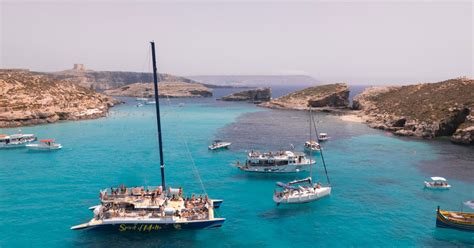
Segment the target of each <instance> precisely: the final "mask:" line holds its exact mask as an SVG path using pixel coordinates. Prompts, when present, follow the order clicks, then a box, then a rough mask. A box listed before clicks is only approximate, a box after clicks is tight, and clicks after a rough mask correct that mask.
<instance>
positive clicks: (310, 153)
mask: <svg viewBox="0 0 474 248" xmlns="http://www.w3.org/2000/svg"><path fill="white" fill-rule="evenodd" d="M312 116H313V115H312V113H311V105H310V106H309V142H310V146H311V138H312V135H311V134H312V131H313V130H312V128H311V122H312V121H311V120H312V118H313V117H312ZM311 159H313V148H312V147H310V149H309V160H310V162H311ZM309 177H310V178H311V179H313V165H312V164H311V163H310V165H309Z"/></svg>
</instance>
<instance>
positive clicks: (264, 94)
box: [219, 88, 272, 102]
mask: <svg viewBox="0 0 474 248" xmlns="http://www.w3.org/2000/svg"><path fill="white" fill-rule="evenodd" d="M271 98H272V90H271V89H270V88H257V89H251V90H244V91H240V92H237V93H233V94H230V95H228V96H224V97H222V98H220V99H219V100H222V101H250V102H267V101H270V100H271Z"/></svg>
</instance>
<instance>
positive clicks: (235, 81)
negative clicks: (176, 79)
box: [187, 75, 318, 87]
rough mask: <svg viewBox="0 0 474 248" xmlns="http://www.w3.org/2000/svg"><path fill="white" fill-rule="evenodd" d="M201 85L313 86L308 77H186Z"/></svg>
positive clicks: (315, 82) (316, 81) (310, 78)
mask: <svg viewBox="0 0 474 248" xmlns="http://www.w3.org/2000/svg"><path fill="white" fill-rule="evenodd" d="M187 78H190V79H192V80H195V81H198V82H201V83H203V84H210V85H214V86H215V85H218V86H221V87H222V86H223V87H225V86H228V87H268V86H271V85H308V86H309V85H315V84H317V83H318V80H316V79H314V78H313V77H311V76H308V75H197V76H187Z"/></svg>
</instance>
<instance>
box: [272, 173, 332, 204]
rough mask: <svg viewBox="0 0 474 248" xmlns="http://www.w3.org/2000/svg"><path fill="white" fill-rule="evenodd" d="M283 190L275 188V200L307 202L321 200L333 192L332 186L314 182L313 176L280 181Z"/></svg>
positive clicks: (279, 202) (277, 201)
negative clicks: (285, 181) (287, 181)
mask: <svg viewBox="0 0 474 248" xmlns="http://www.w3.org/2000/svg"><path fill="white" fill-rule="evenodd" d="M277 186H279V187H281V188H283V191H278V190H275V193H274V194H273V201H274V202H276V203H277V205H279V204H282V203H283V204H292V203H306V202H312V201H316V200H319V199H321V198H323V197H325V196H328V195H330V194H331V187H330V186H327V187H323V186H321V184H319V183H317V184H313V183H312V180H311V177H308V178H305V179H301V180H295V181H292V182H289V183H287V184H285V183H281V182H278V183H277Z"/></svg>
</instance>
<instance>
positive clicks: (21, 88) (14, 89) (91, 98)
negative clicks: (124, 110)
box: [0, 69, 119, 127]
mask: <svg viewBox="0 0 474 248" xmlns="http://www.w3.org/2000/svg"><path fill="white" fill-rule="evenodd" d="M117 103H119V101H117V100H115V99H113V98H111V97H108V96H106V95H103V94H100V93H96V92H94V91H92V90H89V89H86V88H83V87H81V86H77V85H74V84H72V83H68V82H64V81H61V80H57V79H55V78H54V77H51V76H50V75H47V74H44V73H37V72H30V71H28V70H9V69H2V70H0V127H17V126H24V125H37V124H46V123H53V122H56V121H59V120H80V119H92V118H98V117H102V116H105V115H106V114H107V111H108V109H109V107H111V106H114V105H115V104H117Z"/></svg>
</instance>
